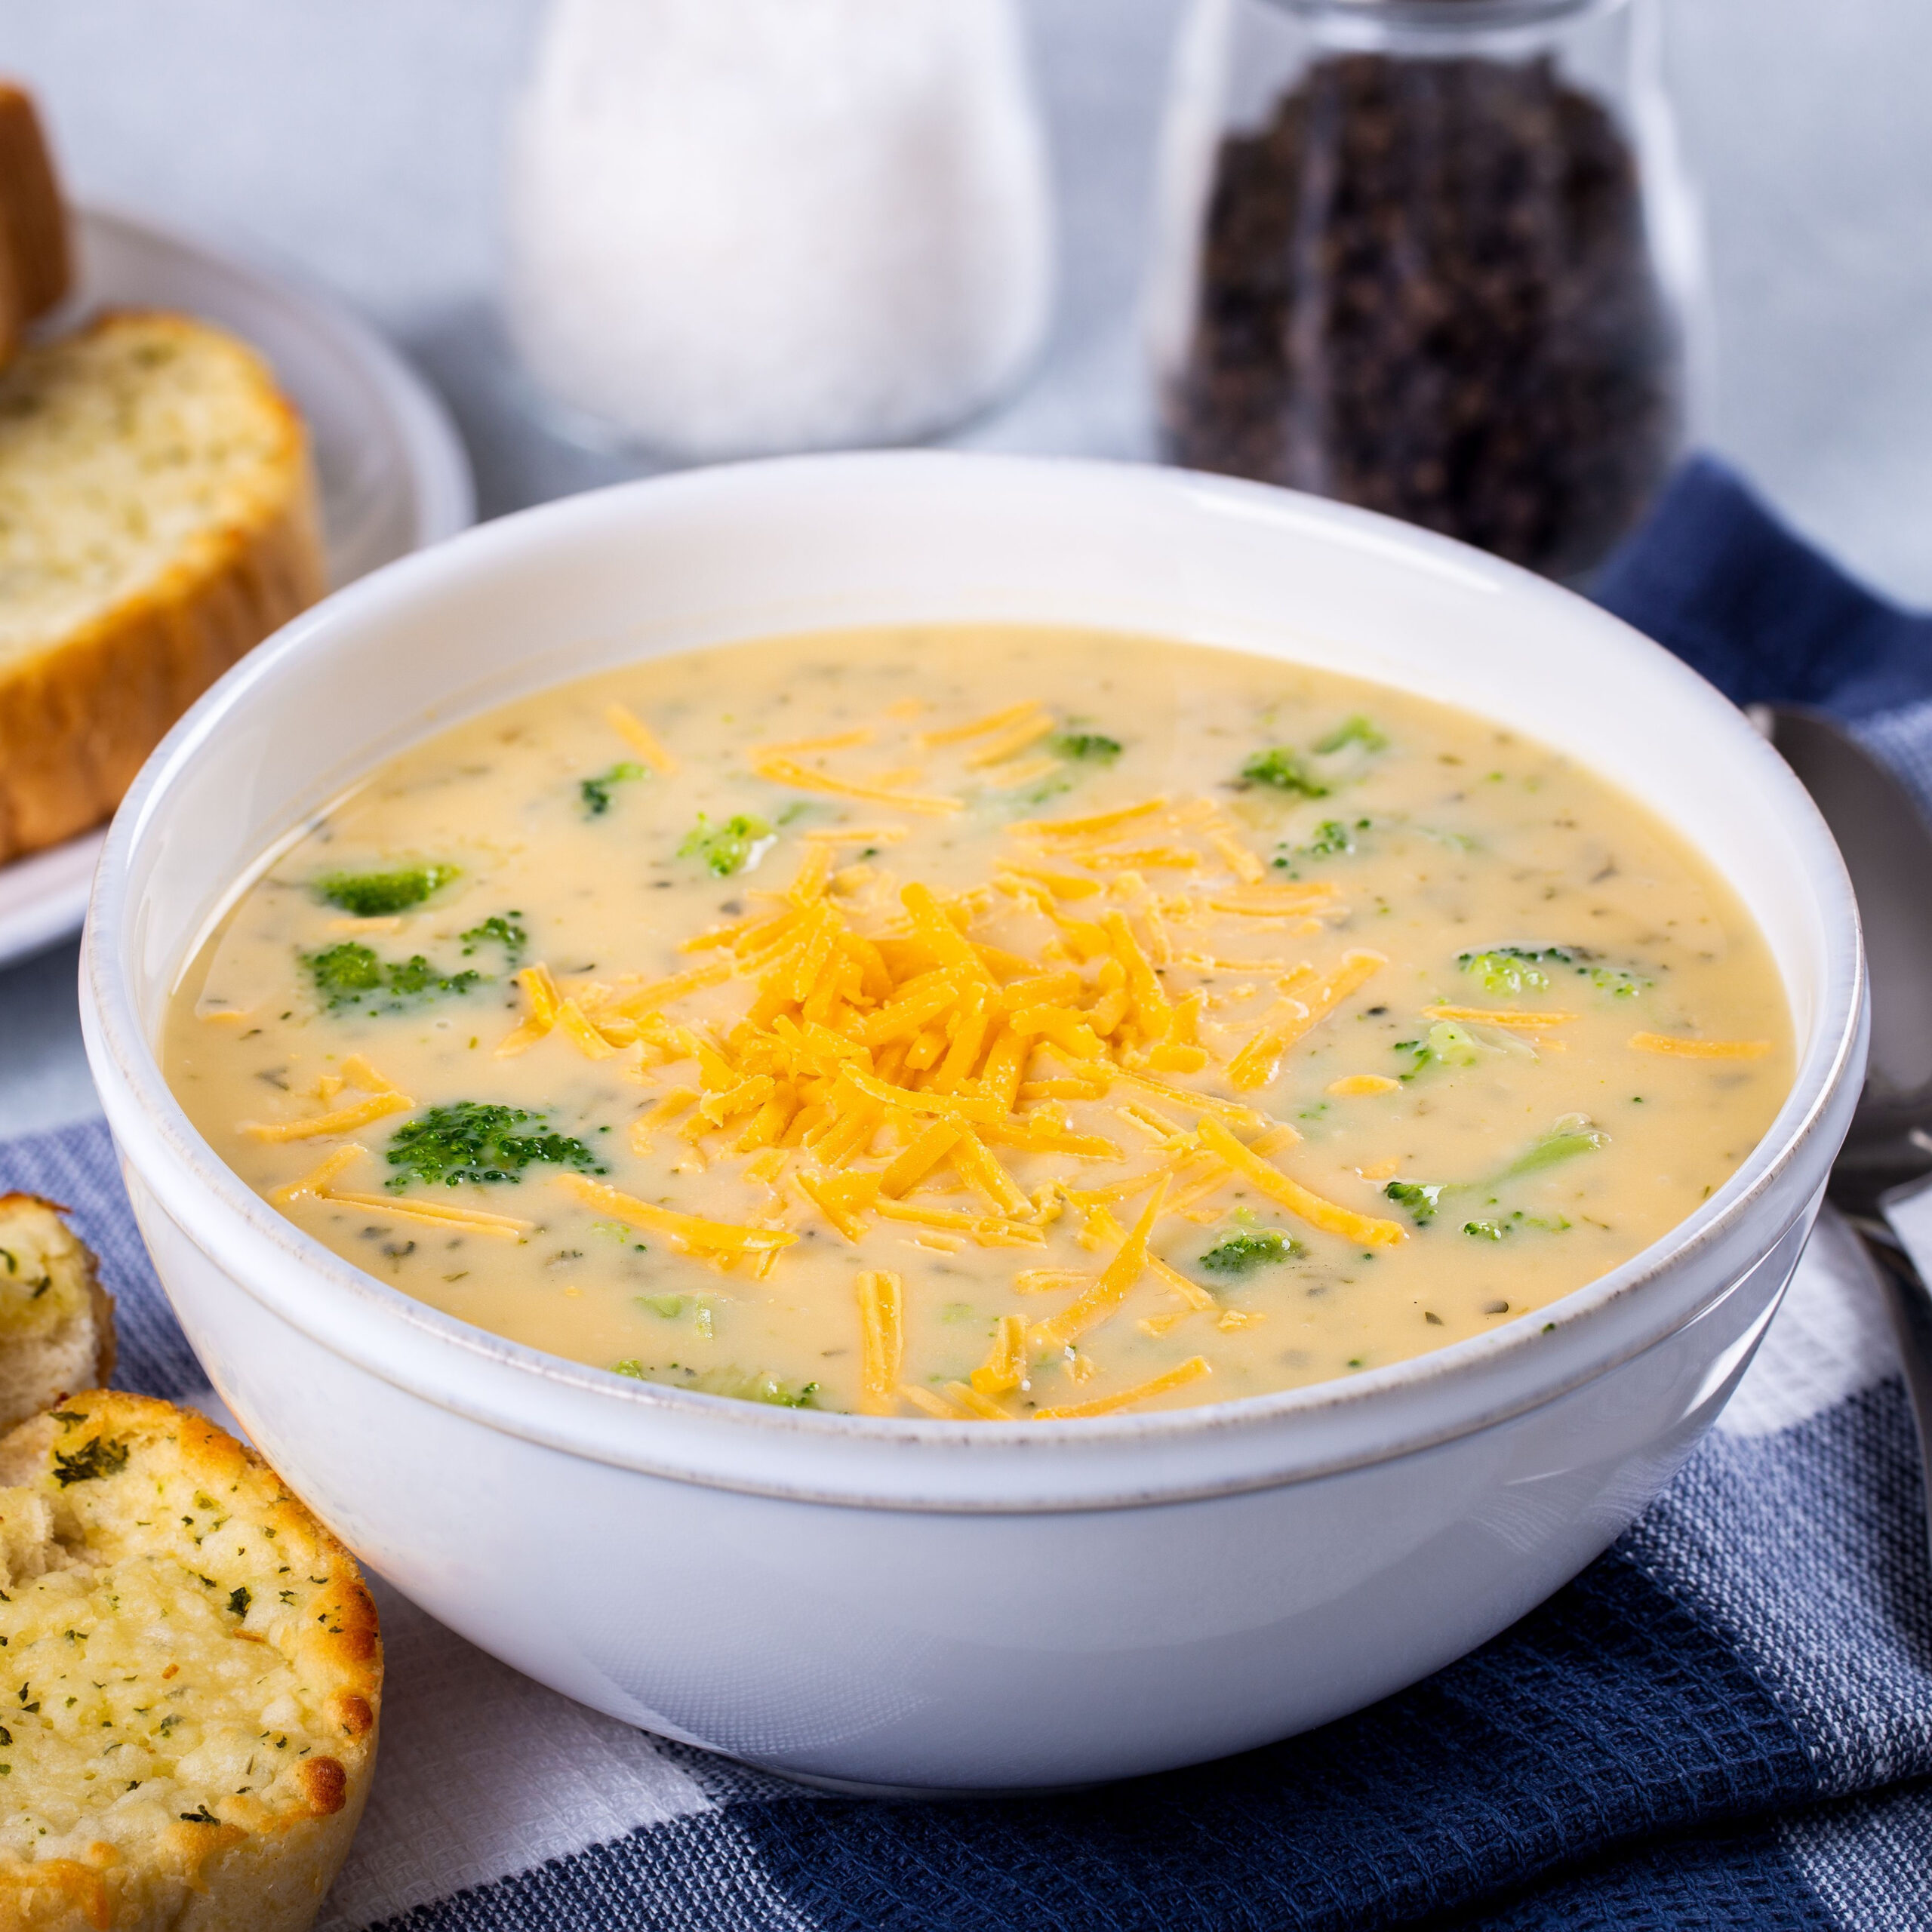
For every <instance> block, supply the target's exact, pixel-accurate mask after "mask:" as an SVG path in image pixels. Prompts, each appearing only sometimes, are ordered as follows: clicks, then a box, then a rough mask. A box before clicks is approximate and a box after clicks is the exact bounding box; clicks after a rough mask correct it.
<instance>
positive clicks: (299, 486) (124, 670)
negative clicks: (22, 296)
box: [0, 315, 326, 863]
mask: <svg viewBox="0 0 1932 1932" xmlns="http://www.w3.org/2000/svg"><path fill="white" fill-rule="evenodd" d="M157 327H159V328H165V329H166V330H168V331H173V332H178V333H180V334H182V335H183V336H184V337H192V336H195V335H205V334H208V333H209V332H208V331H205V330H204V329H203V328H202V325H200V324H198V323H194V322H190V321H186V320H183V319H181V318H163V317H155V316H146V315H109V316H106V317H103V318H102V319H101V320H100V321H98V322H97V323H95V324H94V325H93V327H92V328H91V330H89V331H88V332H87V333H88V334H90V335H93V334H98V333H99V332H100V331H108V330H113V329H116V328H147V329H154V328H157ZM223 340H224V341H225V340H226V339H225V338H224V339H223ZM41 353H42V352H41V351H38V350H36V351H35V352H34V354H35V355H39V354H41ZM31 359H32V358H29V361H31ZM28 366H29V362H23V364H22V365H21V368H22V370H23V372H24V371H26V368H28ZM257 373H258V374H259V377H260V391H259V393H258V394H257V395H256V396H255V397H254V398H253V404H254V408H255V409H256V410H257V411H258V412H260V414H261V416H262V417H263V419H264V420H267V421H268V422H269V423H272V430H273V433H272V442H273V445H274V453H273V454H272V457H271V459H270V460H269V463H268V464H267V465H266V466H265V468H264V472H263V475H261V476H260V478H259V479H258V484H259V487H258V488H256V489H255V490H254V492H253V505H254V506H253V508H252V509H251V511H250V512H249V513H248V515H245V517H243V518H239V519H238V520H236V521H232V522H229V523H226V524H222V525H216V526H214V527H211V528H205V529H203V530H202V531H199V532H198V533H196V534H195V536H194V537H192V539H191V540H189V543H187V544H186V545H185V546H183V549H182V550H181V552H180V554H178V555H177V556H176V557H175V558H174V560H173V561H171V563H170V564H169V565H168V566H167V567H166V568H165V569H164V570H163V571H162V572H161V573H160V574H159V575H158V577H155V578H153V579H152V580H150V581H149V583H146V584H145V585H143V586H140V587H138V588H137V589H135V590H134V591H133V592H131V593H130V594H129V595H125V596H124V597H122V598H120V599H118V601H116V602H115V603H113V604H112V605H109V607H108V608H106V609H105V610H103V611H100V612H99V613H98V614H96V615H94V617H91V619H89V620H87V621H86V622H85V623H82V625H80V626H78V628H76V629H74V630H72V631H70V632H69V633H68V634H67V635H65V636H64V637H62V638H57V639H54V640H51V641H49V642H48V644H47V645H45V647H43V648H40V649H39V650H38V651H33V652H31V653H28V654H22V655H20V656H19V657H15V658H14V659H13V660H11V661H8V662H7V663H4V664H0V863H5V862H6V861H8V860H11V859H14V858H16V857H20V855H22V854H25V853H28V852H32V851H39V850H41V849H42V848H45V847H47V846H49V845H54V844H59V843H60V841H62V840H63V839H66V838H72V837H73V836H74V835H75V834H76V833H78V832H83V831H85V830H86V829H87V828H88V826H91V825H95V824H98V823H100V821H101V820H103V819H104V818H106V817H108V816H109V814H111V813H112V811H113V810H114V808H115V806H116V805H117V804H119V803H120V801H121V798H122V794H123V793H124V792H125V791H126V790H127V789H128V786H129V785H130V784H131V783H132V782H133V780H134V774H135V773H136V772H137V771H139V770H140V768H141V765H142V763H143V761H144V760H145V759H146V757H147V755H148V754H149V752H151V751H152V750H153V749H154V748H155V746H156V745H157V744H158V743H159V742H160V741H161V740H162V737H163V736H164V735H165V734H166V732H167V731H168V728H169V727H170V726H171V725H172V724H174V721H175V720H176V719H177V718H179V717H180V715H181V714H182V712H183V711H185V710H186V709H187V708H188V706H189V705H190V704H192V703H193V702H194V700H195V699H196V698H197V697H199V696H200V695H201V694H202V692H203V691H205V690H206V689H207V688H208V686H209V685H211V684H212V683H213V682H214V680H215V679H216V678H218V677H219V676H220V675H221V674H222V672H224V671H226V669H228V668H229V666H230V665H232V664H233V663H235V661H236V660H237V659H238V658H239V657H242V654H244V653H245V652H246V651H249V650H251V649H252V648H254V646H255V645H257V644H259V643H260V641H262V639H263V638H265V637H266V636H267V635H269V633H270V632H272V631H274V630H275V629H278V628H279V627H280V626H281V625H282V624H284V623H287V622H288V620H289V619H290V618H291V617H294V616H295V615H296V614H297V612H299V611H302V610H303V609H305V608H306V607H307V606H308V605H310V604H312V603H313V602H314V601H315V599H316V598H318V597H319V596H321V594H322V592H323V591H324V589H325V588H326V584H325V578H324V566H323V560H322V549H321V537H320V522H319V517H318V509H317V505H316V497H315V481H314V476H313V472H312V468H311V466H310V463H309V451H308V442H307V437H306V432H305V430H304V429H303V424H302V422H301V419H300V417H298V416H297V414H296V412H295V411H294V409H293V408H291V405H289V404H288V401H286V399H285V398H283V397H282V396H281V394H280V393H279V392H278V391H277V390H276V389H275V388H274V386H272V383H270V382H269V379H268V377H267V375H266V371H259V369H258V371H257Z"/></svg>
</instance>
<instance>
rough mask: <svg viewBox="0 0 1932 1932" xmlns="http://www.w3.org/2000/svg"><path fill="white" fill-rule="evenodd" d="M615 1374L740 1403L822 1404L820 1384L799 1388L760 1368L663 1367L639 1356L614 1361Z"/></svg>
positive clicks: (782, 1406)
mask: <svg viewBox="0 0 1932 1932" xmlns="http://www.w3.org/2000/svg"><path fill="white" fill-rule="evenodd" d="M611 1373H612V1374H614V1375H628V1376H629V1377H630V1378H631V1379H632V1380H633V1381H635V1382H657V1383H663V1384H665V1385H666V1386H669V1387H670V1388H673V1389H697V1390H699V1391H700V1392H701V1393H703V1394H704V1395H729V1396H731V1398H733V1399H734V1401H740V1402H769V1403H770V1404H771V1405H772V1406H773V1407H774V1408H780V1409H812V1408H816V1407H817V1406H818V1403H817V1395H818V1384H817V1383H816V1382H808V1383H805V1384H804V1386H802V1387H799V1388H795V1387H794V1386H792V1384H791V1383H789V1382H781V1381H780V1380H779V1379H778V1377H777V1376H775V1375H768V1374H764V1372H763V1371H758V1372H757V1373H755V1374H747V1373H746V1371H744V1370H743V1369H742V1368H708V1369H706V1370H705V1371H703V1373H702V1374H700V1373H699V1371H697V1370H695V1369H689V1368H680V1367H678V1364H676V1363H675V1362H672V1363H671V1364H669V1365H668V1366H667V1367H664V1368H661V1369H660V1368H659V1367H657V1365H656V1364H654V1363H652V1364H647V1363H645V1362H641V1361H637V1360H636V1359H635V1358H631V1359H629V1360H627V1361H614V1362H613V1363H612V1364H611Z"/></svg>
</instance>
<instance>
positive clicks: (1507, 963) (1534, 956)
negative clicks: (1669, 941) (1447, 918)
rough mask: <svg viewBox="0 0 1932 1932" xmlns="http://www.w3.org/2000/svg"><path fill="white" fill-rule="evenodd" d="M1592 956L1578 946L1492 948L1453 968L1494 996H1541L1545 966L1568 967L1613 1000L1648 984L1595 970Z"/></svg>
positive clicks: (1610, 969) (1464, 957) (1621, 971)
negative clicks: (1529, 993)
mask: <svg viewBox="0 0 1932 1932" xmlns="http://www.w3.org/2000/svg"><path fill="white" fill-rule="evenodd" d="M1594 956H1595V955H1592V954H1591V953H1590V952H1587V951H1586V950H1585V949H1583V947H1582V946H1491V948H1490V949H1488V950H1487V952H1462V953H1458V954H1457V955H1456V964H1457V965H1458V966H1460V967H1461V968H1462V969H1463V971H1464V972H1466V973H1473V974H1475V976H1476V977H1477V978H1478V979H1479V980H1481V982H1482V983H1483V986H1484V988H1485V989H1487V991H1489V992H1493V993H1521V992H1544V991H1545V990H1546V989H1547V988H1548V987H1549V974H1546V973H1545V972H1543V971H1542V970H1541V968H1543V967H1545V966H1564V967H1567V968H1569V969H1570V970H1571V971H1572V972H1574V973H1577V974H1581V975H1582V976H1583V978H1585V979H1586V980H1589V983H1590V984H1591V985H1592V986H1595V987H1596V988H1597V989H1598V990H1599V991H1600V992H1607V993H1608V994H1609V995H1610V996H1611V998H1613V999H1635V998H1636V996H1637V995H1638V994H1639V993H1640V992H1642V991H1643V990H1644V988H1645V987H1646V986H1648V985H1649V984H1650V981H1649V980H1647V979H1645V978H1644V976H1643V974H1641V973H1633V972H1631V971H1628V970H1627V969H1626V968H1623V967H1621V966H1598V965H1595V964H1592V960H1593V958H1594Z"/></svg>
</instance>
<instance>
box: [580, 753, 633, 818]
mask: <svg viewBox="0 0 1932 1932" xmlns="http://www.w3.org/2000/svg"><path fill="white" fill-rule="evenodd" d="M650 776H651V768H650V767H649V766H648V765H645V764H632V763H631V762H630V761H629V759H626V760H625V761H624V762H623V764H614V765H612V766H611V768H610V770H609V771H605V772H601V773H599V774H598V776H597V777H595V778H586V779H583V780H580V782H579V783H578V786H577V790H578V791H579V792H580V793H581V794H582V795H583V811H584V816H585V817H586V818H601V817H603V816H604V814H605V813H606V812H608V811H609V810H610V809H611V786H613V785H628V784H629V783H630V782H631V781H632V779H634V778H648V777H650Z"/></svg>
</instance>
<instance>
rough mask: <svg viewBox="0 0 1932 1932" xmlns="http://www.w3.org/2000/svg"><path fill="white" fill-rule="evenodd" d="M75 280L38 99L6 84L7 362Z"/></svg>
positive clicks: (1, 103)
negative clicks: (34, 322)
mask: <svg viewBox="0 0 1932 1932" xmlns="http://www.w3.org/2000/svg"><path fill="white" fill-rule="evenodd" d="M72 278H73V249H72V245H71V243H70V242H69V239H68V235H67V211H66V206H65V205H64V204H63V202H62V201H61V198H60V182H59V180H57V178H56V177H55V174H54V157H53V156H52V155H51V154H50V153H48V148H47V140H46V137H45V135H44V134H42V132H41V127H40V116H39V115H38V113H37V112H35V109H34V104H33V97H32V95H31V94H29V93H28V92H27V91H26V89H25V88H18V87H16V86H14V85H13V83H12V82H10V81H0V363H4V362H7V361H11V360H12V358H13V355H14V352H15V350H17V349H18V348H19V347H20V336H21V333H22V331H23V330H24V329H25V328H26V325H27V324H28V323H29V322H30V321H32V320H33V319H34V318H35V317H36V316H38V315H45V314H46V312H48V309H51V308H52V307H53V306H54V304H55V303H57V302H58V301H59V300H60V298H61V297H63V295H65V294H66V292H67V289H68V285H69V283H70V282H71V281H72Z"/></svg>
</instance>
